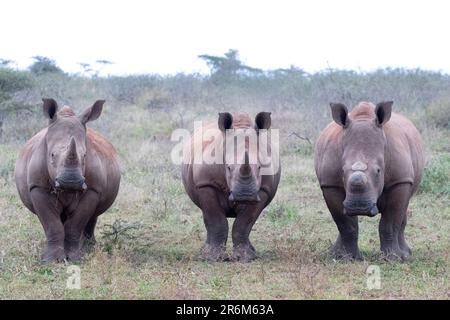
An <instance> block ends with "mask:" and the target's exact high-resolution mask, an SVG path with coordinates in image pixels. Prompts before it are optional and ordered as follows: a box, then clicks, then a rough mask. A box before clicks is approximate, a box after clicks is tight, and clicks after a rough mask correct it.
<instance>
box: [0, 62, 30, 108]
mask: <svg viewBox="0 0 450 320" xmlns="http://www.w3.org/2000/svg"><path fill="white" fill-rule="evenodd" d="M31 84H32V82H31V79H30V77H29V75H28V74H27V73H26V72H22V71H15V70H12V69H8V68H0V104H1V103H2V102H4V101H6V100H9V99H11V97H12V95H13V94H14V93H15V92H17V91H20V90H23V89H27V88H30V87H31Z"/></svg>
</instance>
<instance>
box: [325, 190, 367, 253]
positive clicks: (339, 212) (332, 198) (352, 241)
mask: <svg viewBox="0 0 450 320" xmlns="http://www.w3.org/2000/svg"><path fill="white" fill-rule="evenodd" d="M322 192H323V195H324V198H325V202H326V204H327V206H328V209H329V210H330V213H331V215H332V217H333V220H334V222H335V223H336V226H337V228H338V230H339V235H338V237H337V239H336V242H335V243H334V244H333V245H332V246H331V247H330V249H329V254H330V255H332V256H333V257H334V258H335V259H339V260H362V256H361V253H360V251H359V248H358V232H359V230H358V217H349V216H346V215H344V213H343V211H344V210H343V205H342V203H343V201H344V199H345V190H343V189H340V188H323V189H322Z"/></svg>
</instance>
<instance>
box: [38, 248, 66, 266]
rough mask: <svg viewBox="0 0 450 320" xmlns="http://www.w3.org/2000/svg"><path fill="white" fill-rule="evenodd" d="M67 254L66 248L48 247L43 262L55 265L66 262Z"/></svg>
mask: <svg viewBox="0 0 450 320" xmlns="http://www.w3.org/2000/svg"><path fill="white" fill-rule="evenodd" d="M65 261H66V253H65V251H64V248H63V247H61V246H47V248H46V249H45V252H44V254H43V255H42V262H44V263H53V262H57V263H58V262H65Z"/></svg>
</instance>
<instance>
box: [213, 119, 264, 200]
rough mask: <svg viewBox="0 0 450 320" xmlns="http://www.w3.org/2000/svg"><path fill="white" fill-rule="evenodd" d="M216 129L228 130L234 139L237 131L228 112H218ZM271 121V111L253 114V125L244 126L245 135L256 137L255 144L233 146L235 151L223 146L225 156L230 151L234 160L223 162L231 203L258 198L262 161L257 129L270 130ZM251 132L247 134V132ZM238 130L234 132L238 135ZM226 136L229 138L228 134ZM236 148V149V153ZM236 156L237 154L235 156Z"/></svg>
mask: <svg viewBox="0 0 450 320" xmlns="http://www.w3.org/2000/svg"><path fill="white" fill-rule="evenodd" d="M218 124H219V129H220V130H221V131H222V132H224V133H225V134H226V132H227V130H229V131H228V132H230V130H231V135H230V137H231V138H232V139H234V137H235V136H236V133H235V132H234V133H233V129H234V128H233V116H232V115H231V114H230V113H228V112H225V113H220V114H219V120H218ZM270 124H271V118H270V112H260V113H258V114H257V115H256V117H255V125H254V127H253V128H245V130H246V131H245V133H244V135H247V134H249V135H250V136H251V135H252V134H253V136H254V137H255V138H256V141H255V140H253V141H254V143H255V144H256V146H253V147H252V146H251V145H249V142H248V140H247V142H245V144H244V145H241V146H239V144H237V145H235V147H236V148H237V149H238V150H228V149H227V148H226V147H225V157H226V158H228V155H227V153H229V152H232V153H233V157H232V159H234V160H235V161H231V162H230V161H225V165H224V170H225V177H226V182H227V186H228V189H229V190H230V193H229V197H228V199H229V201H230V202H232V203H247V204H251V203H257V202H260V201H261V199H260V197H259V195H258V192H259V190H260V188H261V178H262V175H261V163H260V158H259V156H258V147H257V146H259V141H258V139H259V135H258V131H259V130H262V129H265V130H267V129H269V128H270ZM249 132H250V133H249ZM239 134H240V133H237V135H239ZM226 139H229V137H227V138H226ZM235 151H237V152H236V153H235ZM234 155H236V157H234Z"/></svg>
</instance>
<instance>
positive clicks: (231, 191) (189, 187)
mask: <svg viewBox="0 0 450 320" xmlns="http://www.w3.org/2000/svg"><path fill="white" fill-rule="evenodd" d="M270 123H271V120H270V113H268V112H261V113H259V114H258V115H257V116H256V118H255V121H254V122H253V121H252V120H251V119H250V117H249V116H248V115H247V114H244V113H234V114H233V115H232V114H230V113H220V114H219V119H218V121H217V122H210V123H207V124H205V125H204V126H203V130H208V129H211V130H214V131H216V134H217V137H218V143H220V144H221V143H224V141H225V138H224V136H225V132H226V130H228V129H250V128H256V129H257V130H259V129H269V128H270ZM201 138H202V137H201V135H197V134H196V133H195V132H194V135H193V139H191V142H190V144H188V145H186V148H195V146H197V147H199V148H200V149H201V150H202V152H205V149H206V148H207V146H208V144H209V143H208V142H206V141H202V139H201ZM227 152H228V151H227V150H226V148H225V151H224V153H225V154H227ZM252 152H255V150H249V149H246V151H245V152H244V155H243V159H241V161H239V162H238V161H236V162H233V163H226V162H224V163H223V164H205V163H203V164H194V163H193V158H192V157H193V153H191V158H189V159H185V160H184V163H183V166H182V180H183V184H184V187H185V189H186V192H187V194H188V195H189V197H190V198H191V200H192V201H193V202H194V203H195V204H196V205H197V206H198V207H199V208H200V209H201V210H202V213H203V220H204V222H205V227H206V231H207V238H206V243H205V246H204V247H203V249H202V256H203V258H204V259H206V260H209V261H224V260H229V259H230V257H229V256H228V254H227V252H226V243H227V238H228V220H227V218H229V217H231V218H236V219H235V221H234V223H233V228H232V239H233V255H232V257H231V259H232V260H236V261H242V262H249V261H251V260H253V259H255V258H256V251H255V248H254V247H253V245H252V244H251V242H250V239H249V236H250V232H251V230H252V227H253V225H254V223H255V222H256V220H257V219H258V217H259V215H260V213H261V212H262V210H263V209H264V208H265V207H266V206H267V205H269V203H270V202H271V201H272V199H273V197H274V196H275V193H276V191H277V188H278V183H279V181H280V172H281V169H278V171H277V172H276V173H275V174H273V175H261V172H260V166H261V163H260V161H259V160H260V159H259V158H258V159H257V160H258V161H257V162H256V163H253V161H249V158H251V156H252Z"/></svg>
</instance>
